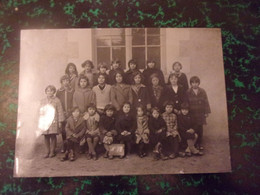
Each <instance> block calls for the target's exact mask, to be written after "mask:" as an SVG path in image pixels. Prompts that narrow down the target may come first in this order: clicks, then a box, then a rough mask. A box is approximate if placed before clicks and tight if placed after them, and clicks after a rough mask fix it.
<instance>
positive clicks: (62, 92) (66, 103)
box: [56, 87, 74, 118]
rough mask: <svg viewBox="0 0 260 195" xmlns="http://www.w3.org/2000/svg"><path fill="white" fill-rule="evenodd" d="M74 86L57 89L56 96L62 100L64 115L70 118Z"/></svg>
mask: <svg viewBox="0 0 260 195" xmlns="http://www.w3.org/2000/svg"><path fill="white" fill-rule="evenodd" d="M73 94H74V90H73V88H70V89H65V88H64V87H61V88H60V89H58V90H57V93H56V97H57V98H59V100H60V101H61V105H62V108H63V111H64V115H65V117H66V118H68V116H69V113H70V111H71V109H72V108H73Z"/></svg>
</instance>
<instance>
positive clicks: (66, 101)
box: [56, 75, 74, 153]
mask: <svg viewBox="0 0 260 195" xmlns="http://www.w3.org/2000/svg"><path fill="white" fill-rule="evenodd" d="M69 82H70V78H69V76H68V75H64V76H62V77H61V79H60V83H61V88H60V89H58V90H57V93H56V97H57V98H59V100H60V101H61V105H62V108H63V111H64V116H65V119H67V118H68V117H69V113H70V112H71V109H72V107H73V106H72V104H73V94H74V90H73V88H71V86H70V84H69ZM65 126H66V120H64V121H63V122H62V127H61V135H62V149H61V152H62V153H63V152H65V151H66V144H65V140H66V131H65Z"/></svg>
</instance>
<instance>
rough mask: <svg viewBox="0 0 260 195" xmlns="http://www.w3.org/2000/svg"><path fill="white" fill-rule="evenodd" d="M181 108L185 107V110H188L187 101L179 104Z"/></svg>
mask: <svg viewBox="0 0 260 195" xmlns="http://www.w3.org/2000/svg"><path fill="white" fill-rule="evenodd" d="M181 109H187V110H189V104H188V103H187V102H183V103H182V104H181Z"/></svg>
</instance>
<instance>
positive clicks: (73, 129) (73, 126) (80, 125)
mask: <svg viewBox="0 0 260 195" xmlns="http://www.w3.org/2000/svg"><path fill="white" fill-rule="evenodd" d="M65 131H66V137H67V139H71V140H72V141H74V142H77V143H79V142H80V140H81V139H82V138H83V137H84V135H85V132H86V123H85V120H84V119H83V118H82V117H80V118H79V119H78V120H77V121H75V120H74V118H73V116H70V117H69V118H68V120H67V124H66V127H65ZM73 134H74V136H73V137H72V135H73Z"/></svg>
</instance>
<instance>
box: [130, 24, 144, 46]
mask: <svg viewBox="0 0 260 195" xmlns="http://www.w3.org/2000/svg"><path fill="white" fill-rule="evenodd" d="M132 35H133V39H132V44H133V45H144V44H145V31H144V29H143V28H134V29H133V30H132Z"/></svg>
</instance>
